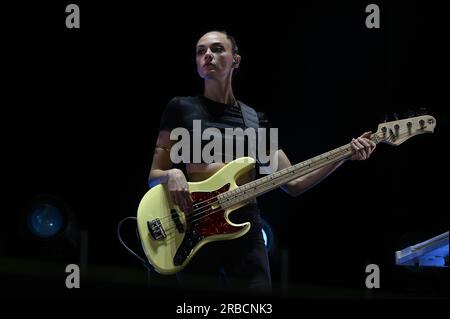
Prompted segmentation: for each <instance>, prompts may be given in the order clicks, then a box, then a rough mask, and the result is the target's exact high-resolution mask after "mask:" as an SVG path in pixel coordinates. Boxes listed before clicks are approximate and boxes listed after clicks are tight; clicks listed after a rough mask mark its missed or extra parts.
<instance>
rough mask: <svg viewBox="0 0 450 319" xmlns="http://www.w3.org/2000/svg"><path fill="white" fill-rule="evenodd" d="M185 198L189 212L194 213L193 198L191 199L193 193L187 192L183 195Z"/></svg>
mask: <svg viewBox="0 0 450 319" xmlns="http://www.w3.org/2000/svg"><path fill="white" fill-rule="evenodd" d="M183 198H184V201H185V203H186V207H187V211H188V212H189V213H192V197H191V193H189V191H185V192H184V193H183Z"/></svg>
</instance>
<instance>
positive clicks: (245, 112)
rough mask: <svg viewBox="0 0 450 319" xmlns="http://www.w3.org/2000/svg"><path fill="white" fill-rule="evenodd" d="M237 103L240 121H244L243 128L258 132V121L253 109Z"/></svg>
mask: <svg viewBox="0 0 450 319" xmlns="http://www.w3.org/2000/svg"><path fill="white" fill-rule="evenodd" d="M237 103H238V105H239V107H240V108H241V113H242V119H243V120H244V125H245V127H246V128H247V127H252V128H254V129H255V130H256V132H258V127H259V119H258V114H257V113H256V111H255V109H254V108H252V107H250V106H248V105H246V104H244V103H242V102H240V101H238V102H237Z"/></svg>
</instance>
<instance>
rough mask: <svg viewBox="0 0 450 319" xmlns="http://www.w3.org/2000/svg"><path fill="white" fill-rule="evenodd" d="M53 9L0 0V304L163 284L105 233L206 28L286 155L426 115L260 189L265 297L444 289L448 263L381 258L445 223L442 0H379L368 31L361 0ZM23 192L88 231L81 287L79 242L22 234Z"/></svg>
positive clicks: (136, 195)
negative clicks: (419, 265) (337, 159)
mask: <svg viewBox="0 0 450 319" xmlns="http://www.w3.org/2000/svg"><path fill="white" fill-rule="evenodd" d="M68 3H70V2H67V3H65V2H64V1H62V2H60V3H56V2H55V3H53V4H51V3H47V2H44V1H41V2H40V3H36V2H33V3H32V2H31V1H30V3H26V2H22V3H21V4H15V5H5V6H3V5H2V26H1V28H2V34H3V36H2V42H3V44H2V51H3V63H2V64H3V67H2V68H3V71H2V73H3V77H4V81H3V84H2V88H3V90H2V92H3V93H2V101H3V102H2V112H3V115H2V121H3V125H2V135H3V139H2V141H3V145H2V146H3V147H2V148H3V152H2V162H3V163H4V164H3V165H2V169H3V170H4V173H3V174H2V176H3V178H2V182H3V184H4V188H3V189H4V192H3V196H4V199H3V205H4V207H3V209H2V222H1V225H2V226H1V228H2V229H1V230H2V235H1V237H0V258H1V259H2V263H1V264H2V270H1V271H0V278H1V280H2V285H3V287H7V288H6V289H3V292H4V293H5V292H6V293H5V295H6V296H23V293H24V291H25V292H30V291H32V292H33V294H35V293H37V294H38V296H40V297H43V298H46V297H50V296H69V297H70V296H78V297H80V296H82V297H83V296H100V297H101V296H109V295H113V296H119V297H129V296H135V295H140V296H142V295H144V296H154V295H157V293H156V292H155V290H154V289H147V288H146V287H147V286H146V285H149V284H150V285H152V284H154V283H157V284H158V285H159V284H160V283H162V286H161V287H166V286H165V283H166V282H167V284H168V285H169V286H170V285H171V284H173V281H174V279H173V278H161V277H160V276H159V275H156V274H151V275H150V276H149V277H148V276H147V274H146V272H145V270H144V268H143V267H142V266H141V265H140V264H139V263H138V262H136V261H135V260H133V259H132V258H131V257H129V256H128V255H127V253H126V251H125V250H124V249H123V248H122V247H121V246H120V244H119V242H118V240H117V236H116V226H117V224H118V222H119V221H120V220H121V219H122V218H124V217H126V216H135V214H136V210H137V206H138V204H139V201H140V199H141V198H142V196H143V195H144V194H145V192H146V191H147V190H148V186H147V177H148V173H149V169H150V165H151V161H152V155H153V149H154V144H155V139H156V136H157V133H158V125H159V119H160V115H161V112H162V110H163V108H164V106H165V105H166V103H167V102H168V101H169V100H170V99H171V98H172V97H173V96H178V95H195V94H199V93H201V88H202V83H201V81H200V79H199V78H198V76H197V74H196V70H195V55H194V53H195V49H194V48H195V43H196V41H197V40H198V38H199V37H200V36H201V35H202V34H203V33H205V32H207V31H209V30H214V29H216V30H227V31H228V32H229V33H231V34H232V35H234V36H235V37H236V39H237V41H238V45H239V49H240V54H241V56H242V62H241V66H240V69H239V72H238V75H237V77H236V79H235V93H236V95H237V97H238V98H239V99H241V100H242V101H244V102H246V103H247V104H249V105H251V106H253V107H254V108H256V109H257V110H258V111H264V112H266V113H267V114H268V116H269V118H270V119H271V122H272V124H273V126H274V127H278V128H279V133H280V144H281V145H282V147H283V149H284V150H285V152H286V153H287V155H288V156H289V158H290V159H291V162H292V163H297V162H300V161H302V160H305V159H308V158H310V157H312V156H315V155H318V154H320V153H323V152H325V151H328V150H330V149H332V148H335V147H337V146H341V145H343V144H345V143H348V142H349V141H350V139H351V138H352V137H356V136H358V135H360V134H361V133H363V132H365V131H367V130H372V131H375V130H376V128H377V125H378V123H380V122H381V121H382V118H383V115H384V114H389V116H390V119H391V120H392V119H393V117H392V114H393V113H394V112H397V113H399V114H402V113H404V112H406V111H407V110H408V109H412V110H416V109H418V108H419V107H426V108H427V109H428V110H429V113H430V114H431V115H433V116H435V118H436V119H437V128H436V130H435V133H434V134H433V135H421V136H417V137H414V138H413V139H411V140H408V141H407V142H405V143H404V144H402V145H401V146H399V147H392V146H388V145H385V144H383V145H379V146H378V147H377V150H376V152H375V153H374V154H373V156H372V158H371V159H370V160H368V161H362V162H349V163H346V164H345V165H344V166H343V167H341V168H340V169H339V170H338V171H336V172H335V173H334V174H333V175H332V176H330V177H329V178H328V179H327V180H326V181H325V182H323V183H321V184H320V185H319V186H317V187H315V188H314V189H312V190H310V191H308V192H307V193H305V194H303V195H302V196H300V197H298V198H291V197H289V196H288V195H287V194H285V193H284V192H282V191H281V190H276V191H273V192H271V193H269V194H266V195H264V196H263V197H261V198H260V199H259V203H260V206H261V209H262V211H263V217H264V218H265V219H266V220H267V221H268V222H269V223H270V224H271V225H272V227H273V231H274V233H275V244H276V246H275V247H274V248H275V249H274V252H273V253H272V254H271V258H272V260H271V262H272V272H273V280H274V286H275V288H276V290H275V294H277V295H278V294H282V293H286V294H287V295H288V296H293V297H296V296H306V297H313V298H321V297H329V296H331V297H337V298H346V297H355V296H356V297H377V296H380V297H417V296H419V297H421V296H424V297H442V296H447V285H448V280H447V269H433V270H431V271H429V270H425V269H419V270H407V269H403V268H401V269H400V268H398V267H396V266H395V265H394V252H395V251H396V250H399V249H402V248H405V247H406V246H409V245H412V244H415V243H417V242H418V241H421V240H425V239H428V238H430V237H433V236H436V235H438V234H440V233H443V232H445V231H447V230H448V213H447V212H448V197H447V196H448V166H447V165H448V164H447V163H448V143H447V136H448V87H449V77H448V71H449V69H448V54H449V52H448V3H447V2H443V1H442V2H433V3H431V2H411V1H408V2H395V4H394V3H392V2H381V1H378V2H376V3H377V4H378V5H379V6H380V10H381V28H380V29H367V28H366V26H365V19H366V16H367V13H365V7H366V5H368V4H369V3H370V2H364V1H361V2H359V3H357V2H351V3H350V2H349V3H339V4H332V3H325V2H322V1H320V2H317V1H314V2H313V1H310V2H308V3H303V2H300V3H296V4H295V5H294V4H283V3H281V2H276V3H270V4H267V5H262V4H255V5H252V6H248V7H247V8H244V7H243V5H241V4H239V3H235V2H222V3H218V2H215V3H207V2H203V3H197V4H192V5H190V4H184V5H183V6H180V5H175V4H167V5H166V6H160V5H158V6H157V5H155V4H151V3H145V4H144V3H141V2H137V1H136V2H129V1H128V2H125V1H123V2H116V3H113V2H109V1H108V2H106V1H104V2H97V1H95V4H93V3H92V2H88V1H76V2H75V3H77V4H79V5H80V9H81V29H78V30H77V29H71V30H69V29H66V28H65V17H66V13H65V6H66V5H67V4H68ZM39 194H48V195H51V196H53V197H56V198H58V199H59V200H61V201H63V202H64V203H65V205H67V207H68V209H69V210H70V211H71V212H72V213H73V216H74V218H75V219H76V223H77V224H76V225H77V228H75V229H76V230H77V231H76V232H75V234H78V233H79V231H81V230H85V231H87V234H88V249H87V250H84V256H87V268H83V269H85V270H86V272H85V273H83V276H85V277H83V278H86V280H85V281H82V284H83V282H84V287H86V288H84V290H83V289H80V291H77V292H73V291H71V292H68V290H67V289H66V288H65V286H64V278H65V276H66V274H65V273H64V267H65V265H66V264H67V263H76V264H80V247H79V246H78V247H75V248H72V247H70V246H67V247H66V246H64V244H63V243H62V242H60V243H49V242H42V241H39V240H36V239H33V238H31V237H30V236H29V234H27V229H26V223H25V218H24V216H25V215H26V213H27V211H28V209H29V207H30V205H31V203H32V201H33V198H35V196H37V195H39ZM128 232H129V233H132V232H133V227H132V226H130V227H128ZM128 237H129V239H133V237H132V236H128ZM52 245H54V246H53V247H51V248H49V247H50V246H52ZM55 247H56V248H55ZM58 247H59V248H60V249H59V251H58ZM61 247H64V248H63V249H61ZM133 247H134V248H135V249H137V250H138V248H139V246H137V245H134V246H133ZM55 249H56V250H55ZM286 253H287V255H286ZM282 256H285V257H286V256H287V259H285V261H287V263H285V264H283V262H282V260H283V257H282ZM370 263H375V264H377V265H379V266H380V269H381V289H380V290H379V291H377V292H372V291H368V290H366V289H365V285H364V280H365V276H366V273H365V267H366V265H367V264H370ZM87 274H88V275H89V276H88V275H87ZM285 279H287V284H286V282H284V281H283V280H285ZM161 287H160V290H159V291H160V295H161V294H162V295H164V294H163V293H162V292H165V291H166V290H164V288H161ZM30 289H31V290H30ZM169 291H171V292H170V293H172V292H173V290H170V289H169ZM169 295H170V294H169Z"/></svg>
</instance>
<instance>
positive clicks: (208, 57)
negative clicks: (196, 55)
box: [204, 48, 213, 62]
mask: <svg viewBox="0 0 450 319" xmlns="http://www.w3.org/2000/svg"><path fill="white" fill-rule="evenodd" d="M204 58H205V62H211V60H212V58H213V54H212V52H211V50H210V49H209V48H208V50H207V51H206V53H205V55H204Z"/></svg>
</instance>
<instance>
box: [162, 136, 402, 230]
mask: <svg viewBox="0 0 450 319" xmlns="http://www.w3.org/2000/svg"><path fill="white" fill-rule="evenodd" d="M405 134H408V133H405ZM401 135H403V134H399V135H398V137H400V136H401ZM375 136H376V137H379V136H378V135H376V134H373V135H372V138H374V137H375ZM392 138H393V136H389V137H388V139H387V140H388V141H389V140H390V139H392ZM375 141H376V139H375ZM341 151H348V146H347V145H346V146H344V149H343V150H341ZM279 177H282V176H281V175H280V176H277V177H275V178H279ZM269 188H270V187H269ZM244 195H245V193H244ZM238 196H239V195H234V196H233V197H234V199H235V198H238ZM216 198H217V196H215V197H211V198H209V199H208V200H205V201H202V202H200V203H205V202H208V201H211V200H214V199H216ZM250 198H251V197H250ZM216 203H219V201H215V202H213V203H209V204H211V205H214V204H216ZM209 204H207V205H203V206H202V207H200V208H197V209H195V210H194V211H198V210H202V209H203V208H205V207H206V209H204V210H202V211H200V212H197V213H196V214H191V215H188V217H189V219H190V220H188V219H187V218H186V222H191V223H193V222H198V221H200V220H202V219H205V218H207V217H208V216H210V215H212V214H215V213H218V212H224V209H216V210H212V211H211V212H210V213H209V214H206V215H204V216H201V215H203V214H204V213H205V212H208V211H210V207H209ZM175 214H177V215H178V213H177V212H175ZM175 214H172V216H173V215H175ZM172 216H167V217H165V218H164V219H169V218H172ZM196 216H201V217H200V218H198V219H196V220H195V219H194V218H195V217H196ZM169 222H170V220H169ZM173 223H174V225H175V226H173V227H169V228H168V229H167V230H166V231H165V232H166V235H170V234H171V233H172V232H173V230H174V229H176V228H177V227H176V224H175V222H173ZM163 226H164V225H163Z"/></svg>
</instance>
